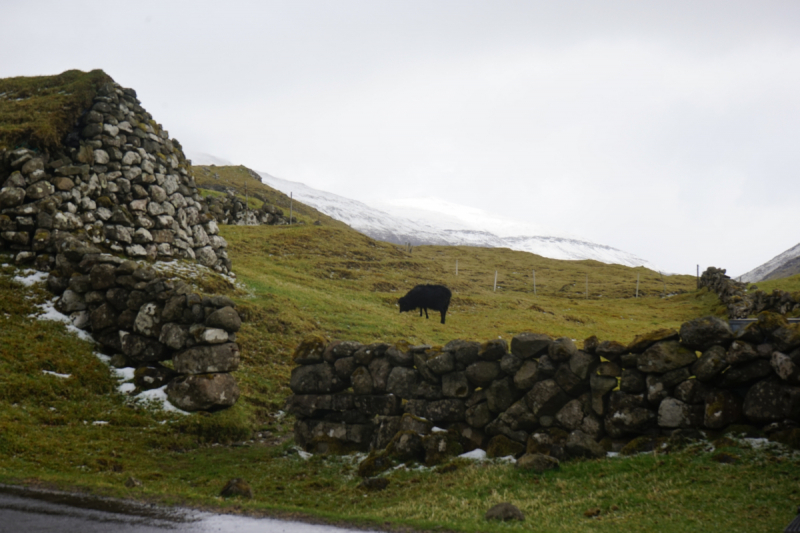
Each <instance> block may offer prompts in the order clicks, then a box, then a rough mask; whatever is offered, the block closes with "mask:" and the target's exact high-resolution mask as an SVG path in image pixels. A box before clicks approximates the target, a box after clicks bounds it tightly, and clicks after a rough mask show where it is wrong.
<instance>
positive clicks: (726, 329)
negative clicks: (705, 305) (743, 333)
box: [680, 316, 733, 351]
mask: <svg viewBox="0 0 800 533" xmlns="http://www.w3.org/2000/svg"><path fill="white" fill-rule="evenodd" d="M680 333H681V341H682V342H683V343H684V344H685V345H686V346H688V347H690V348H693V349H695V350H700V351H703V350H707V349H708V348H710V347H712V346H714V345H715V344H720V345H723V346H727V345H728V344H730V343H731V341H732V340H733V332H732V331H731V327H730V325H728V322H727V321H725V320H722V319H721V318H718V317H715V316H705V317H701V318H695V319H694V320H690V321H689V322H685V323H683V324H682V325H681V331H680Z"/></svg>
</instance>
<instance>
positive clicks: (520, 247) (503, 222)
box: [258, 172, 656, 270]
mask: <svg viewBox="0 0 800 533" xmlns="http://www.w3.org/2000/svg"><path fill="white" fill-rule="evenodd" d="M258 174H259V175H260V176H261V181H262V182H263V183H265V184H267V185H269V186H270V187H272V188H274V189H277V190H279V191H281V192H283V193H285V194H289V193H292V194H293V196H294V198H295V199H297V200H299V201H301V202H303V203H304V204H306V205H309V206H311V207H313V208H315V209H317V210H319V211H321V212H322V213H325V214H326V215H328V216H330V217H332V218H335V219H336V220H339V221H341V222H344V223H345V224H347V225H349V226H350V227H351V228H353V229H354V230H356V231H359V232H361V233H363V234H365V235H368V236H370V237H372V238H373V239H377V240H381V241H386V242H391V243H395V244H401V245H403V244H405V243H410V244H412V245H414V246H416V245H421V244H435V245H450V246H480V247H485V248H510V249H512V250H517V251H522V252H530V253H533V254H537V255H541V256H544V257H549V258H551V259H570V260H577V259H594V260H596V261H600V262H603V263H615V264H620V265H626V266H631V267H635V266H644V267H646V268H650V269H653V270H656V268H655V267H654V266H653V265H651V264H650V263H648V262H647V261H645V260H644V259H641V258H639V257H636V256H635V255H633V254H631V253H628V252H624V251H622V250H618V249H616V248H612V247H610V246H607V245H603V244H597V243H593V242H589V241H586V240H584V239H582V238H580V237H575V236H572V235H568V234H565V233H563V232H557V231H555V230H553V229H550V228H545V227H542V226H537V225H533V224H528V223H522V222H519V221H516V220H513V219H508V218H505V217H502V216H499V215H496V214H494V213H489V212H487V211H483V210H481V209H476V208H473V207H468V206H464V205H458V204H453V203H450V202H447V201H445V200H441V199H438V198H412V199H402V200H392V201H391V203H384V204H376V205H378V208H375V207H372V206H370V205H367V204H364V203H362V202H359V201H357V200H352V199H350V198H345V197H343V196H339V195H337V194H333V193H329V192H325V191H320V190H317V189H314V188H312V187H309V186H307V185H305V184H303V183H298V182H293V181H288V180H284V179H281V178H276V177H275V176H271V175H270V174H268V173H266V172H259V173H258Z"/></svg>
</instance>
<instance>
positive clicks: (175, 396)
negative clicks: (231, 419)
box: [166, 374, 239, 412]
mask: <svg viewBox="0 0 800 533" xmlns="http://www.w3.org/2000/svg"><path fill="white" fill-rule="evenodd" d="M166 392H167V398H168V399H169V401H170V402H171V403H172V404H173V405H175V406H176V407H177V408H178V409H183V410H184V411H190V412H191V411H212V410H217V409H223V408H225V407H230V406H232V405H233V404H234V403H236V400H238V399H239V386H238V385H237V384H236V380H235V379H233V376H231V375H230V374H193V375H188V376H181V377H178V378H176V379H173V380H172V381H170V383H169V385H167V389H166Z"/></svg>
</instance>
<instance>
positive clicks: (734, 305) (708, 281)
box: [697, 267, 800, 318]
mask: <svg viewBox="0 0 800 533" xmlns="http://www.w3.org/2000/svg"><path fill="white" fill-rule="evenodd" d="M703 287H707V288H708V289H709V290H710V291H712V292H714V293H715V294H716V295H717V297H719V299H720V301H721V302H722V303H723V304H725V307H726V308H727V310H728V317H729V318H747V317H749V316H753V315H756V314H758V313H761V312H762V311H770V312H773V313H779V314H782V315H786V314H790V313H791V314H793V315H797V314H799V313H800V293H790V292H786V291H781V290H778V289H775V290H774V291H772V293H770V294H767V293H765V292H764V291H761V290H758V289H757V288H756V287H755V286H752V287H750V290H748V289H747V283H742V282H740V281H736V280H734V279H731V278H730V277H729V276H727V275H725V269H723V268H714V267H708V268H707V269H706V271H705V272H703V274H702V275H701V276H700V280H699V281H698V284H697V288H703Z"/></svg>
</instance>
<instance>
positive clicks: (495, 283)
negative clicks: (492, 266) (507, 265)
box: [494, 270, 497, 292]
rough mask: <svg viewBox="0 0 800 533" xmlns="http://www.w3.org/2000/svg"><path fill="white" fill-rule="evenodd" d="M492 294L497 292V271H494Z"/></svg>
mask: <svg viewBox="0 0 800 533" xmlns="http://www.w3.org/2000/svg"><path fill="white" fill-rule="evenodd" d="M494 292H497V270H495V271H494Z"/></svg>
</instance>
